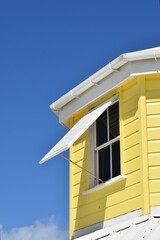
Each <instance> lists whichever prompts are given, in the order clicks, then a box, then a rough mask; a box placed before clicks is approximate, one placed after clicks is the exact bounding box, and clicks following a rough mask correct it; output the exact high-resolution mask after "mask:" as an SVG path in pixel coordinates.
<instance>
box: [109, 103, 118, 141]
mask: <svg viewBox="0 0 160 240" xmlns="http://www.w3.org/2000/svg"><path fill="white" fill-rule="evenodd" d="M117 136H119V106H118V102H116V103H114V104H113V105H112V106H110V108H109V138H110V140H111V139H113V138H115V137H117Z"/></svg>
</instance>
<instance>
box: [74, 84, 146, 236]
mask: <svg viewBox="0 0 160 240" xmlns="http://www.w3.org/2000/svg"><path fill="white" fill-rule="evenodd" d="M118 91H119V93H120V99H119V104H120V132H121V135H122V136H123V139H122V138H121V168H122V174H126V175H127V177H128V178H127V180H126V182H123V183H122V184H119V185H116V186H115V187H114V186H112V187H110V188H104V189H101V190H99V191H96V192H93V193H90V194H88V195H85V196H84V195H82V192H83V191H84V190H87V189H88V188H89V176H88V173H87V172H85V171H84V170H81V169H79V168H78V167H76V166H75V165H71V166H70V174H71V181H70V188H71V193H70V202H71V204H70V208H71V209H70V218H71V219H70V225H71V226H70V229H71V235H72V232H74V231H76V230H79V229H81V228H84V227H87V226H90V225H92V224H96V223H98V222H102V221H104V220H107V219H111V218H113V217H116V216H119V215H121V214H125V213H127V212H130V211H133V210H136V209H139V208H141V207H142V199H141V173H140V132H139V124H140V123H139V122H140V121H139V111H138V101H139V97H140V95H139V81H138V80H136V79H135V80H134V81H133V82H130V83H127V84H125V85H124V86H122V87H121V88H119V90H118ZM110 95H112V94H110ZM105 99H107V97H105ZM94 106H96V105H94ZM88 110H89V108H88ZM85 113H86V112H84V114H85ZM82 116H83V114H82V112H81V114H80V116H79V117H78V116H75V117H73V118H72V126H73V125H74V124H75V123H76V122H77V121H78V120H79V119H80V118H81V117H82ZM87 150H88V134H87V132H86V133H85V134H83V136H82V137H81V138H80V139H79V140H78V141H77V142H76V143H75V144H74V145H73V146H72V148H71V159H72V161H74V162H76V163H77V164H79V165H80V166H81V167H83V168H86V169H87V167H88V161H89V159H88V151H87Z"/></svg>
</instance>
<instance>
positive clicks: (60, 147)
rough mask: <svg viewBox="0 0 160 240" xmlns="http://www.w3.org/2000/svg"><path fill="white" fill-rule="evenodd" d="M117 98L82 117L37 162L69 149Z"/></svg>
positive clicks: (114, 97) (116, 96)
mask: <svg viewBox="0 0 160 240" xmlns="http://www.w3.org/2000/svg"><path fill="white" fill-rule="evenodd" d="M117 98H118V95H114V96H113V97H112V98H110V99H109V100H108V101H107V102H105V103H104V104H102V105H100V106H99V107H97V108H95V109H93V110H92V111H90V112H89V113H88V114H86V115H85V116H84V117H82V118H81V119H80V120H79V121H78V122H77V123H76V124H75V125H74V126H73V127H72V128H71V130H70V131H68V133H67V134H66V135H65V136H64V137H63V138H62V139H61V140H60V141H59V142H58V143H57V144H56V145H55V146H54V147H53V148H52V149H51V150H50V151H49V152H48V153H47V154H46V155H45V156H44V157H43V158H42V160H41V161H40V162H39V163H40V164H41V163H44V162H45V161H47V160H49V159H51V158H53V157H55V156H56V155H58V154H60V153H62V152H64V151H66V150H67V149H69V148H70V147H71V146H72V144H74V143H75V141H76V140H77V139H78V138H79V137H80V136H81V135H82V134H83V133H84V132H85V131H86V130H87V129H88V128H89V127H90V126H91V125H92V124H93V123H94V122H95V121H96V119H97V118H98V117H99V116H100V115H101V114H102V113H103V112H104V111H105V110H106V109H107V108H108V107H109V106H110V105H111V104H112V103H113V102H114V101H116V100H117Z"/></svg>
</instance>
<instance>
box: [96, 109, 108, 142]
mask: <svg viewBox="0 0 160 240" xmlns="http://www.w3.org/2000/svg"><path fill="white" fill-rule="evenodd" d="M107 135H108V134H107V111H105V112H104V113H102V114H101V116H100V117H99V118H98V119H97V121H96V136H97V139H96V141H97V142H96V145H97V147H98V146H100V145H101V144H103V143H105V142H107V140H108V139H107Z"/></svg>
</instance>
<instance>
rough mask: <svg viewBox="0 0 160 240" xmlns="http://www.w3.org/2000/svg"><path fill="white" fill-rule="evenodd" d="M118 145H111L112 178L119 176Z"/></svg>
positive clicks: (116, 143) (117, 143)
mask: <svg viewBox="0 0 160 240" xmlns="http://www.w3.org/2000/svg"><path fill="white" fill-rule="evenodd" d="M120 171H121V170H120V143H119V141H117V142H115V143H113V144H112V177H116V176H118V175H120Z"/></svg>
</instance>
